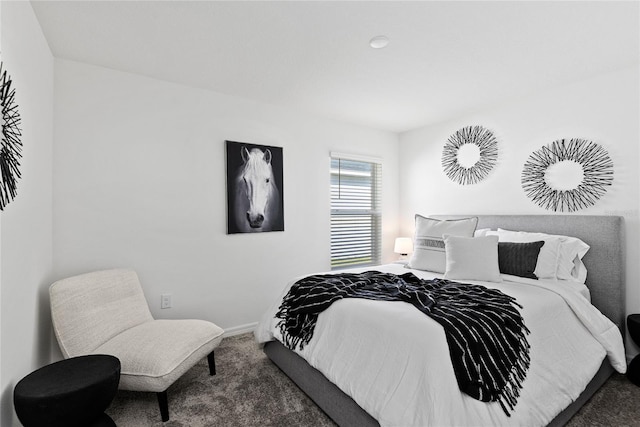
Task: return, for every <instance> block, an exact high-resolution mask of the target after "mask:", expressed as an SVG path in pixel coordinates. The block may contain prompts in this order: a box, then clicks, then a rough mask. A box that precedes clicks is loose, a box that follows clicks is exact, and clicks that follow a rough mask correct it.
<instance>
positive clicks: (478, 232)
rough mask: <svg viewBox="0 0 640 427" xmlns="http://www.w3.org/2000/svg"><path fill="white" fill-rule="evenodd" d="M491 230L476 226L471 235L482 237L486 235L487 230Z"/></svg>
mask: <svg viewBox="0 0 640 427" xmlns="http://www.w3.org/2000/svg"><path fill="white" fill-rule="evenodd" d="M488 231H491V229H490V228H478V229H477V230H476V231H475V232H474V233H473V237H484V236H486V235H487V232H488Z"/></svg>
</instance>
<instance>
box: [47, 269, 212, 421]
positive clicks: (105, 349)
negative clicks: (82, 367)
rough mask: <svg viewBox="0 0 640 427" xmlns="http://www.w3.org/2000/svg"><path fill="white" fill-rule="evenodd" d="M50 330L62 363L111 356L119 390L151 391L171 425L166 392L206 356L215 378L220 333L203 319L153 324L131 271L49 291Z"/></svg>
mask: <svg viewBox="0 0 640 427" xmlns="http://www.w3.org/2000/svg"><path fill="white" fill-rule="evenodd" d="M49 295H50V297H51V317H52V319H53V329H54V332H55V335H56V338H57V340H58V344H59V345H60V349H61V350H62V354H63V355H64V357H65V359H66V358H69V357H75V356H81V355H87V354H110V355H113V356H115V357H117V358H118V359H120V363H121V365H122V370H121V375H120V385H119V388H120V389H121V390H133V391H147V392H155V393H156V394H157V397H158V403H159V405H160V414H161V416H162V421H168V420H169V407H168V402H167V388H169V386H170V385H171V384H173V383H174V382H175V381H176V380H177V379H178V378H180V376H182V374H184V373H185V372H186V371H188V370H189V369H191V368H192V367H193V366H194V365H195V364H196V363H197V362H198V361H200V360H202V359H203V358H204V357H205V356H206V357H207V359H208V362H209V373H210V374H211V375H215V360H214V354H213V350H214V348H216V347H217V346H218V344H219V343H220V341H221V340H222V334H223V333H224V331H223V330H222V329H220V328H219V327H218V326H216V325H215V324H213V323H211V322H206V321H204V320H155V319H154V318H153V317H152V315H151V312H150V311H149V306H148V305H147V301H146V299H145V297H144V294H143V292H142V287H141V286H140V281H139V279H138V275H137V274H136V272H135V271H133V270H130V269H117V270H105V271H97V272H93V273H87V274H82V275H79V276H74V277H70V278H68V279H63V280H59V281H57V282H55V283H54V284H53V285H51V287H50V288H49Z"/></svg>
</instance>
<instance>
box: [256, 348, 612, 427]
mask: <svg viewBox="0 0 640 427" xmlns="http://www.w3.org/2000/svg"><path fill="white" fill-rule="evenodd" d="M264 352H265V353H266V355H267V357H269V359H271V361H272V362H273V363H274V364H275V365H276V366H277V367H278V368H280V370H281V371H282V372H284V374H285V375H287V376H288V377H289V378H290V379H291V380H292V381H293V382H294V383H296V384H297V385H298V387H300V389H301V390H302V391H303V392H304V393H305V394H306V395H307V396H309V397H310V398H311V400H313V401H314V402H315V403H316V404H317V405H318V407H320V409H322V410H323V411H324V412H325V413H326V414H327V415H328V416H329V418H331V419H332V420H333V421H334V422H335V423H336V424H338V425H339V426H344V427H348V426H358V427H380V424H379V423H378V421H376V419H375V418H373V417H372V416H371V415H369V413H367V412H366V411H365V410H364V409H362V408H361V407H360V406H359V405H358V404H357V403H356V402H355V401H354V400H353V399H351V397H349V396H348V395H347V394H345V393H344V392H343V391H342V390H340V389H339V388H338V386H336V385H335V384H333V383H332V382H331V381H329V380H328V379H327V378H326V377H325V376H324V375H323V374H322V373H321V372H320V371H318V370H317V369H315V368H314V367H312V366H311V365H309V364H308V363H307V362H306V361H305V360H304V359H303V358H302V357H300V356H299V355H298V354H296V353H295V352H293V351H291V350H289V349H288V348H287V347H285V346H284V345H282V343H280V342H279V341H269V342H268V343H265V345H264ZM613 372H614V370H613V368H612V367H611V365H610V364H609V361H608V360H607V359H606V358H605V359H604V360H603V362H602V365H600V369H599V370H598V372H596V375H595V376H594V377H593V379H592V380H591V381H590V382H589V384H587V387H586V388H585V390H584V391H583V392H582V394H581V395H580V396H578V398H577V399H576V400H575V401H574V402H573V403H572V404H571V405H569V406H568V407H567V408H565V410H564V411H562V412H560V413H559V414H558V416H556V417H555V418H554V419H553V420H552V421H551V422H550V423H549V424H548V426H549V427H560V426H564V425H565V424H566V423H567V422H569V420H570V419H571V417H573V416H574V415H575V414H576V413H577V412H578V411H579V410H580V408H581V407H582V406H583V405H584V404H585V403H587V401H588V400H589V399H590V398H591V396H593V395H594V394H595V392H596V391H598V389H599V388H600V387H601V386H602V385H603V384H604V383H605V382H606V381H607V379H608V378H609V377H610V376H611V374H612V373H613Z"/></svg>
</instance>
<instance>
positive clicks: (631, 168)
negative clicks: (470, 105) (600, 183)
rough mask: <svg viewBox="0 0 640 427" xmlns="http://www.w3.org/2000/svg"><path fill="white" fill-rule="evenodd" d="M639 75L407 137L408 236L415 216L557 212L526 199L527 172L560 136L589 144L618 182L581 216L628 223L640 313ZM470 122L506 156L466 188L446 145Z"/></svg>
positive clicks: (583, 84)
mask: <svg viewBox="0 0 640 427" xmlns="http://www.w3.org/2000/svg"><path fill="white" fill-rule="evenodd" d="M638 75H639V70H638V67H637V66H636V67H632V68H628V69H624V70H620V71H618V72H615V73H611V74H606V75H602V76H599V77H596V78H592V79H589V80H585V81H580V82H576V83H573V84H571V85H568V86H564V87H560V88H556V89H554V90H550V91H547V92H543V93H539V94H536V95H534V96H530V97H527V98H522V99H514V100H512V101H511V102H509V103H505V104H504V105H499V106H495V107H493V108H487V109H485V110H483V111H480V112H473V113H469V114H467V115H465V116H463V117H459V118H456V119H455V120H450V121H447V122H446V123H440V124H437V125H433V126H428V127H425V128H421V129H417V130H414V131H411V132H407V133H405V134H402V135H401V136H400V164H401V165H402V168H401V172H400V188H401V196H400V212H401V213H402V217H401V232H402V234H406V235H411V233H412V232H413V215H414V214H415V213H421V214H439V213H440V214H458V213H460V214H466V213H470V214H471V213H477V214H499V213H503V214H549V213H552V212H551V211H546V210H545V209H543V208H541V207H539V206H538V205H536V204H534V203H533V202H532V201H531V200H530V199H529V198H527V196H526V195H525V193H524V191H523V190H522V187H521V184H520V175H521V171H522V167H523V166H524V163H525V162H526V160H527V158H528V157H529V155H530V154H531V153H532V152H533V151H535V150H537V149H539V148H540V147H542V146H543V145H546V144H549V143H551V142H552V141H554V140H556V139H561V138H585V139H589V140H592V141H594V142H597V143H598V144H600V145H602V146H603V147H604V148H605V149H606V150H607V151H608V152H609V156H610V157H611V159H612V160H613V163H614V182H613V185H612V186H611V187H609V189H608V190H607V193H606V194H605V195H604V196H603V197H602V198H601V199H600V200H599V201H598V202H597V203H596V204H595V206H592V207H590V208H588V209H585V210H581V211H579V212H576V213H577V214H590V215H621V216H623V217H624V218H625V227H626V236H627V241H626V251H627V267H626V279H627V299H626V304H627V313H635V312H640V267H639V266H640V254H639V249H638V247H639V244H640V230H639V222H640V221H639V208H640V206H639V191H640V190H639V189H640V186H639V184H640V175H639V172H638V166H639V162H638V158H639V157H638V156H639V145H640V143H639V141H640V134H639V126H640V109H639V104H640V99H639V94H640V87H639V81H638ZM469 125H483V126H485V127H487V128H488V129H490V130H492V131H493V132H494V134H495V135H496V137H497V138H498V146H499V159H498V164H497V165H496V166H495V167H494V169H493V170H492V172H491V173H490V175H489V176H488V177H487V178H486V179H485V180H483V181H481V182H480V183H478V184H475V185H467V186H462V185H458V184H456V183H454V182H453V181H451V180H450V179H449V178H448V177H447V176H446V175H445V174H444V173H443V171H442V166H441V159H442V148H443V145H444V144H445V142H446V141H447V138H448V137H449V136H450V135H451V134H452V133H454V132H455V131H457V130H458V129H460V128H461V127H464V126H469Z"/></svg>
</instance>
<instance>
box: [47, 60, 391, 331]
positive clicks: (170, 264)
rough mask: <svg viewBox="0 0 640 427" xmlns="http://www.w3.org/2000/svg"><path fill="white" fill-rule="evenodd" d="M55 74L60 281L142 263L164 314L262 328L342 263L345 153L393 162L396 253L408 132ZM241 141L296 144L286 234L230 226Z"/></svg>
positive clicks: (102, 72) (136, 81)
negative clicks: (339, 211)
mask: <svg viewBox="0 0 640 427" xmlns="http://www.w3.org/2000/svg"><path fill="white" fill-rule="evenodd" d="M55 71H56V73H55V74H56V78H55V89H56V98H55V111H56V117H55V119H56V129H55V147H54V250H53V253H54V265H55V274H56V276H57V277H65V276H69V275H73V274H77V273H83V272H86V271H90V270H94V269H102V268H111V267H122V266H131V267H133V268H135V269H136V270H137V271H138V273H139V275H140V278H141V281H142V284H143V287H144V290H145V294H146V297H147V299H148V301H149V303H150V306H151V310H152V312H153V314H154V315H155V316H156V317H163V318H180V317H195V318H202V319H206V320H211V321H213V322H215V323H217V324H218V325H220V326H221V327H223V328H226V329H230V330H231V331H234V330H238V329H242V328H243V327H245V326H247V325H251V324H252V323H254V322H256V321H258V320H259V317H260V315H261V314H262V313H263V312H264V311H265V309H266V308H267V306H268V305H269V304H270V303H272V302H273V301H274V298H275V297H276V296H277V294H278V293H279V292H280V290H281V289H282V288H283V286H284V285H285V284H286V282H287V281H288V280H289V279H291V278H293V277H295V276H297V275H300V274H303V273H308V272H313V271H323V270H327V269H329V265H330V264H329V260H330V255H329V237H330V236H329V209H330V193H329V190H330V189H329V153H330V151H332V150H336V151H341V152H347V153H355V154H362V155H369V156H375V157H380V158H382V159H383V161H384V164H383V175H384V178H383V179H384V189H383V191H384V202H383V216H384V221H383V234H384V242H383V245H384V248H383V249H384V251H383V253H384V256H385V260H390V259H392V258H393V257H394V254H393V239H394V238H395V237H396V235H397V230H398V227H397V224H398V212H397V207H398V203H399V201H398V196H397V188H398V181H397V152H398V148H397V136H396V135H395V134H393V133H388V132H380V131H375V130H370V129H366V128H361V127H355V126H350V125H344V124H340V123H337V122H332V121H329V120H324V119H319V118H314V117H312V116H308V115H305V114H302V113H299V112H296V111H291V110H285V109H281V108H278V107H275V106H269V105H264V104H258V103H255V102H251V101H246V100H242V99H239V98H235V97H229V96H223V95H220V94H217V93H214V92H210V91H205V90H201V89H195V88H190V87H185V86H180V85H176V84H171V83H167V82H162V81H159V80H154V79H150V78H146V77H142V76H138V75H133V74H127V73H122V72H117V71H113V70H109V69H105V68H99V67H95V66H89V65H85V64H81V63H76V62H71V61H66V60H56V62H55ZM227 139H228V140H234V141H242V142H250V143H257V144H266V145H274V146H280V147H283V155H284V204H285V210H284V215H285V231H284V232H272V233H263V234H240V235H227V234H226V183H225V145H224V141H225V140H227ZM162 293H171V294H172V295H173V308H171V309H166V310H160V308H159V306H160V294H162Z"/></svg>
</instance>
